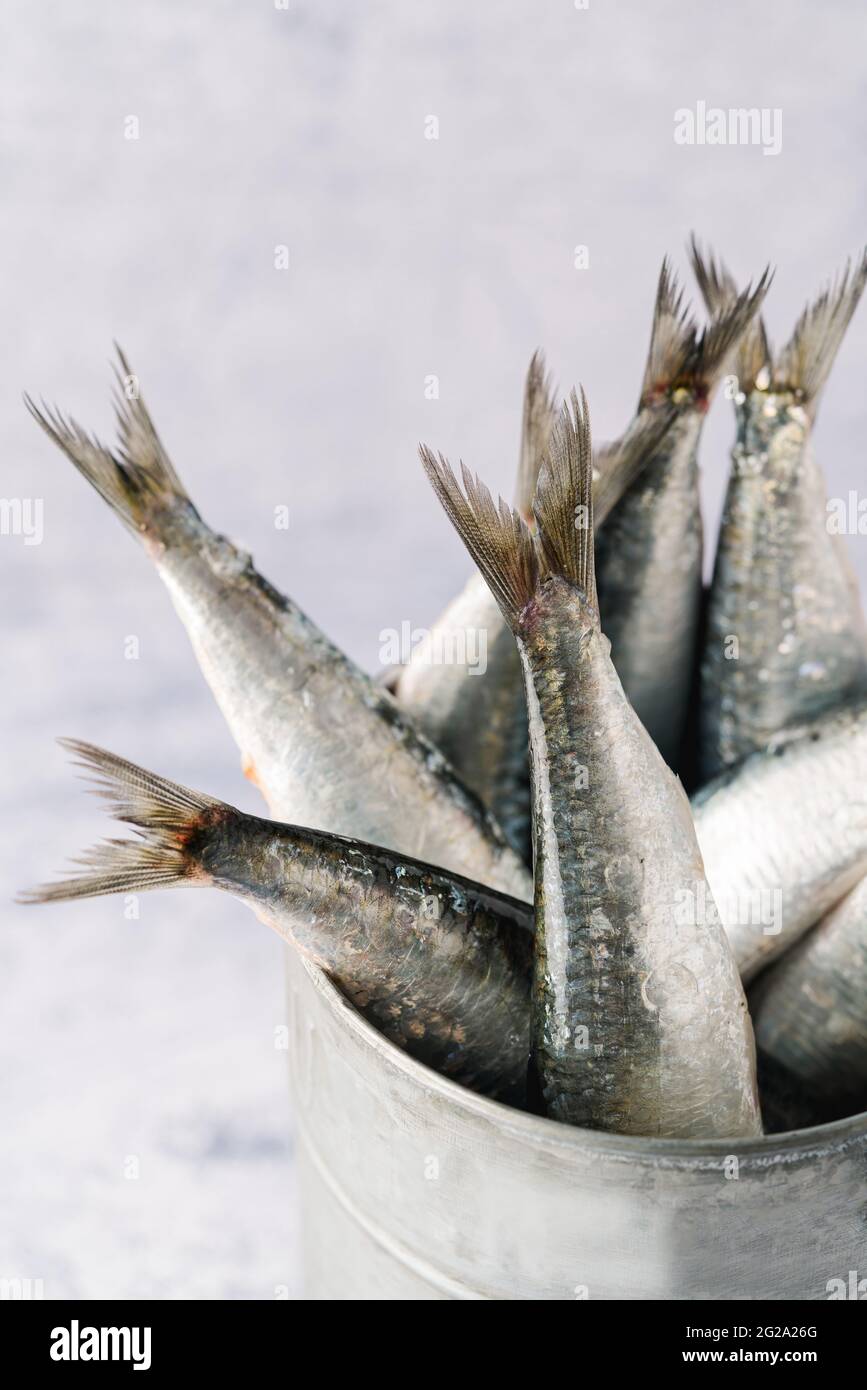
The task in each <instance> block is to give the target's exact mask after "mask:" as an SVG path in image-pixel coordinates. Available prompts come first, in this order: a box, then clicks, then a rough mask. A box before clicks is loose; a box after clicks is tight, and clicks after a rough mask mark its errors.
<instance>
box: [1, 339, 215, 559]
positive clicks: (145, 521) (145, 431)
mask: <svg viewBox="0 0 867 1390" xmlns="http://www.w3.org/2000/svg"><path fill="white" fill-rule="evenodd" d="M115 346H116V347H117V345H116V344H115ZM117 354H118V361H119V366H115V367H114V374H115V378H116V382H117V388H116V390H115V392H114V395H113V400H114V407H115V415H116V418H117V423H118V432H119V436H120V438H119V444H118V446H117V449H116V450H115V451H112V450H111V449H108V448H106V446H105V445H104V444H101V443H100V441H99V440H98V439H96V438H95V437H94V436H93V435H89V434H88V433H87V431H86V430H84V429H82V427H81V426H80V425H79V424H77V423H76V421H75V420H72V419H67V418H66V417H65V416H63V415H62V414H61V413H60V411H58V410H55V409H52V407H50V406H47V405H46V404H45V402H44V401H43V402H42V405H41V408H40V407H39V406H37V405H36V404H35V402H34V401H33V400H32V399H31V398H30V396H28V395H25V397H24V403H25V405H26V406H27V409H28V410H29V411H30V414H31V415H32V416H33V418H34V420H35V421H36V422H37V424H38V425H40V426H41V428H42V429H43V430H44V431H45V433H46V434H47V435H48V437H49V439H52V440H53V441H54V443H55V444H56V445H57V446H58V448H59V449H62V450H63V452H64V453H65V454H66V456H67V458H68V459H70V460H71V461H72V463H74V464H75V467H76V468H77V469H78V471H79V473H81V474H82V475H83V476H84V477H85V478H86V479H87V481H88V482H89V483H90V484H91V486H92V487H94V488H95V489H96V491H97V492H98V493H99V495H100V497H102V499H103V501H105V502H107V503H108V505H109V506H110V507H111V508H112V510H113V511H115V512H117V514H118V516H119V517H120V519H121V521H123V522H124V524H125V525H126V526H128V527H129V529H130V530H131V531H133V532H134V533H135V534H137V535H140V534H141V533H142V532H147V531H148V529H149V521H150V519H151V518H152V517H153V515H154V514H155V513H157V512H165V511H166V510H171V509H173V508H174V507H176V506H177V505H178V504H183V505H185V506H186V507H189V508H190V509H191V510H192V511H195V509H194V508H193V505H192V503H191V502H190V499H189V497H188V496H187V494H186V491H185V490H184V487H183V484H182V483H181V481H180V479H179V477H178V475H177V473H176V472H175V470H174V468H173V466H172V463H171V460H170V459H169V456H168V454H167V453H166V451H165V449H164V448H163V445H162V443H161V442H160V438H159V435H158V434H157V432H156V430H155V429H154V426H153V422H152V420H151V418H150V415H149V414H148V412H147V409H146V407H145V404H144V401H143V400H142V399H141V396H140V395H139V394H138V379H137V378H136V377H135V375H134V373H133V372H132V371H131V370H130V366H129V363H128V361H127V359H126V357H125V356H124V354H123V352H122V351H121V349H120V348H119V347H117ZM133 384H134V394H133V395H130V394H129V391H130V387H131V385H133Z"/></svg>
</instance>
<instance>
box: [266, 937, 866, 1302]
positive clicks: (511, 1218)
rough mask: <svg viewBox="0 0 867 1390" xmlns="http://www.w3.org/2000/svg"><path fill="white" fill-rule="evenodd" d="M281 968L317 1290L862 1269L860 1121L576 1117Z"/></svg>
mask: <svg viewBox="0 0 867 1390" xmlns="http://www.w3.org/2000/svg"><path fill="white" fill-rule="evenodd" d="M288 969H289V992H290V1005H291V1016H292V1020H293V1028H292V1033H293V1037H292V1040H291V1043H290V1049H289V1052H290V1057H291V1059H292V1060H291V1070H292V1085H293V1092H294V1100H295V1109H296V1116H297V1121H298V1129H299V1141H300V1142H299V1149H300V1153H299V1162H300V1166H301V1191H302V1203H303V1226H304V1256H305V1263H306V1292H307V1296H308V1297H310V1298H316V1299H400V1300H403V1299H451V1298H460V1299H465V1298H475V1299H478V1298H482V1299H501V1298H505V1299H576V1298H579V1299H583V1298H590V1299H606V1298H614V1299H708V1298H711V1299H743V1298H747V1299H784V1298H785V1299H788V1298H804V1299H825V1298H828V1297H829V1281H831V1280H843V1281H844V1282H846V1283H847V1284H848V1283H850V1282H851V1281H850V1271H856V1272H857V1273H858V1277H860V1278H865V1277H867V1115H859V1116H857V1117H855V1118H853V1119H850V1120H846V1121H841V1122H839V1123H836V1124H832V1125H824V1126H822V1127H821V1128H817V1129H812V1130H801V1131H799V1132H797V1133H793V1134H788V1135H774V1136H770V1137H768V1138H765V1139H758V1140H751V1141H748V1142H737V1143H734V1144H727V1143H725V1142H720V1141H716V1142H708V1141H698V1140H694V1141H677V1142H675V1141H669V1140H649V1139H631V1138H621V1137H620V1136H618V1135H611V1134H600V1133H596V1132H591V1131H587V1130H578V1129H572V1128H570V1127H568V1126H565V1125H558V1124H555V1123H554V1122H552V1121H550V1120H541V1119H537V1118H535V1117H534V1116H530V1115H524V1114H521V1113H519V1112H517V1111H514V1110H510V1109H509V1108H507V1107H506V1106H503V1105H499V1104H497V1103H496V1102H493V1101H488V1100H485V1099H483V1098H482V1097H480V1096H476V1095H473V1094H472V1093H471V1092H469V1091H465V1090H463V1089H462V1088H461V1087H459V1086H456V1085H454V1083H452V1082H450V1081H447V1080H445V1079H444V1078H443V1077H441V1076H438V1075H436V1074H435V1073H433V1072H430V1071H428V1070H427V1069H426V1068H424V1067H422V1066H419V1065H418V1064H417V1063H415V1062H413V1061H412V1060H411V1059H410V1058H408V1057H406V1056H405V1055H404V1054H403V1053H402V1052H400V1050H399V1049H397V1048H395V1047H393V1046H392V1045H391V1044H390V1043H388V1042H386V1041H385V1039H384V1038H383V1037H381V1036H380V1034H378V1033H377V1032H375V1031H374V1029H372V1028H371V1027H370V1026H369V1025H368V1024H367V1023H365V1021H364V1020H363V1019H362V1018H360V1017H359V1015H358V1014H357V1013H356V1012H355V1011H354V1010H353V1009H352V1008H351V1007H350V1006H349V1005H348V1004H347V1003H346V1002H345V1001H344V999H343V998H342V997H341V995H340V994H339V993H338V992H337V990H335V989H334V987H333V986H332V985H331V984H330V983H329V981H328V980H327V979H326V978H325V977H324V976H323V975H322V974H321V972H320V971H318V970H316V969H314V968H312V967H310V966H307V965H305V964H304V963H303V962H302V961H301V960H299V959H298V958H297V957H296V956H295V955H294V954H291V953H290V959H289V963H288ZM834 1287H836V1286H835V1285H830V1288H834Z"/></svg>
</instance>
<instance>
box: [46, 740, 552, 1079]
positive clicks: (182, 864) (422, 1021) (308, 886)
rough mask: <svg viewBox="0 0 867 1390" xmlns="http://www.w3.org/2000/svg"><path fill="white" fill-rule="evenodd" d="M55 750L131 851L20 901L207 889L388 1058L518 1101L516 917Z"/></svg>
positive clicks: (317, 835) (408, 873)
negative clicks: (353, 1011)
mask: <svg viewBox="0 0 867 1390" xmlns="http://www.w3.org/2000/svg"><path fill="white" fill-rule="evenodd" d="M62 742H64V744H65V745H66V746H67V747H69V748H70V749H71V750H72V752H73V753H74V754H75V755H76V759H77V763H78V765H79V766H82V767H84V768H86V769H87V771H88V773H89V774H90V775H91V776H92V778H93V780H95V782H96V786H97V789H98V790H99V792H100V794H101V795H102V796H103V797H105V798H106V799H107V800H109V801H110V802H111V805H112V810H113V813H114V815H115V816H116V818H117V819H119V820H123V821H127V822H129V823H130V824H132V825H133V826H135V827H136V830H137V834H138V837H139V838H138V839H136V840H113V841H109V842H108V843H104V844H101V845H99V846H97V847H96V848H95V849H93V850H91V851H89V852H88V853H87V854H86V855H85V856H83V857H82V858H81V859H79V860H78V863H79V864H81V865H83V866H84V871H83V872H81V873H79V874H78V875H77V876H75V877H73V878H70V879H65V880H61V881H60V882H56V883H53V884H48V885H46V886H45V887H43V888H39V889H36V890H34V891H32V892H30V893H26V894H23V895H22V897H21V900H23V901H25V902H59V901H64V900H67V899H74V898H89V897H98V896H100V895H103V894H106V893H129V892H141V891H145V890H147V889H151V888H166V887H172V886H175V885H177V886H183V885H192V886H198V887H214V888H220V889H223V890H224V891H226V892H228V893H231V894H232V895H233V896H235V897H237V898H240V900H241V901H242V902H244V903H246V904H247V905H248V906H249V907H251V908H252V909H253V911H254V912H255V913H256V916H257V917H258V918H259V919H260V920H261V921H263V922H264V923H266V925H268V926H269V927H271V928H273V930H274V931H276V932H277V933H278V935H279V936H281V937H282V938H283V939H284V940H285V941H287V942H288V943H289V944H290V945H292V946H293V947H295V949H297V950H298V951H300V952H301V954H302V955H304V956H306V957H307V958H308V959H309V960H312V961H314V962H315V963H316V964H317V965H318V966H320V967H321V969H323V970H324V971H326V972H327V974H328V975H329V976H330V977H331V978H332V979H333V980H334V982H335V984H337V986H338V987H339V988H340V990H341V991H342V993H343V994H344V995H345V996H346V998H347V999H349V1000H350V1001H351V1002H352V1003H353V1004H354V1005H355V1007H356V1008H357V1009H358V1010H359V1011H360V1012H361V1013H362V1014H363V1015H364V1016H365V1018H367V1019H368V1021H369V1022H370V1023H372V1024H373V1025H374V1026H375V1027H376V1028H377V1029H378V1030H379V1031H380V1032H381V1033H383V1034H384V1035H385V1036H386V1037H387V1038H389V1039H390V1040H391V1041H392V1042H393V1043H396V1044H397V1046H398V1047H401V1048H403V1049H404V1050H405V1051H407V1052H409V1053H410V1054H411V1055H412V1056H413V1057H415V1058H416V1059H417V1060H418V1061H421V1062H424V1063H426V1064H427V1065H428V1066H431V1067H434V1068H435V1069H436V1070H437V1071H439V1072H441V1073H442V1074H443V1075H444V1076H447V1077H450V1078H451V1079H452V1080H454V1081H457V1082H459V1083H460V1084H461V1085H464V1086H469V1087H471V1088H473V1089H474V1090H478V1091H481V1092H483V1093H484V1094H486V1095H490V1096H494V1097H496V1098H498V1099H501V1100H506V1101H509V1102H511V1103H513V1104H521V1103H522V1102H523V1100H524V1096H525V1092H526V1075H527V1053H528V1043H529V1018H530V1008H529V995H530V961H531V955H532V918H531V914H530V909H529V907H528V905H527V904H526V903H521V902H519V901H517V900H516V899H514V898H510V897H507V896H506V895H504V894H497V893H494V892H491V891H489V890H487V889H485V888H483V887H481V886H480V885H479V884H476V883H472V882H470V881H469V880H467V879H464V878H460V877H456V876H449V875H446V874H444V873H443V872H442V871H441V870H439V869H436V868H432V867H431V866H430V865H426V864H420V863H418V862H417V861H415V860H412V859H407V858H405V857H404V856H402V855H398V854H393V853H390V852H389V851H387V850H382V849H377V848H374V847H373V846H371V845H365V844H362V843H360V842H359V841H356V840H349V839H346V838H343V837H341V836H335V835H327V834H324V833H322V832H320V831H316V830H308V829H302V828H300V827H298V826H291V825H281V824H278V823H277V822H274V821H268V820H261V819H259V818H258V817H256V816H248V815H244V814H243V813H242V812H240V811H237V810H235V808H234V807H231V806H227V805H225V804H224V803H223V802H220V801H215V800H214V799H213V798H211V797H208V796H203V795H202V794H201V793H199V792H193V791H190V790H189V788H186V787H181V786H178V785H177V784H176V783H173V782H168V781H166V779H165V778H162V777H158V776H157V775H156V774H154V773H151V772H147V771H145V769H143V768H140V767H136V765H135V764H134V763H128V762H126V761H125V760H124V759H122V758H118V757H116V756H115V755H114V754H111V753H107V752H105V751H104V750H103V749H99V748H95V747H93V745H91V744H86V743H79V742H76V741H72V740H62Z"/></svg>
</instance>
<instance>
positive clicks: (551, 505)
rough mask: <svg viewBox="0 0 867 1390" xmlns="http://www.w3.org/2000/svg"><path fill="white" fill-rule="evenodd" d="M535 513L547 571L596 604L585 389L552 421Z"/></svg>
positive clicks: (589, 439) (594, 606)
mask: <svg viewBox="0 0 867 1390" xmlns="http://www.w3.org/2000/svg"><path fill="white" fill-rule="evenodd" d="M533 512H534V514H535V517H536V525H537V527H538V544H539V549H540V550H541V553H542V555H543V556H544V559H545V564H546V566H547V568H548V571H549V573H551V574H559V575H563V576H564V577H565V578H566V579H569V580H570V581H571V582H572V583H573V584H574V585H576V587H577V588H579V589H580V590H581V591H582V593H583V594H584V596H585V598H586V599H587V601H588V602H589V603H590V605H591V606H592V607H593V608H594V609H595V608H596V574H595V568H594V563H593V444H592V440H591V437H590V416H589V414H588V411H587V397H586V396H585V395H584V391H583V389H582V391H581V394H580V396H579V395H578V394H577V392H576V391H573V392H572V396H571V400H570V401H567V402H566V404H565V405H564V406H563V409H562V410H561V412H560V416H559V418H558V420H557V423H556V425H555V426H554V429H553V431H552V434H551V442H550V444H549V446H548V452H547V454H546V456H545V462H544V463H543V465H542V470H541V472H540V474H539V482H538V484H537V485H536V497H535V500H534V503H533Z"/></svg>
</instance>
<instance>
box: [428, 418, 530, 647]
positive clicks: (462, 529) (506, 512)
mask: <svg viewBox="0 0 867 1390" xmlns="http://www.w3.org/2000/svg"><path fill="white" fill-rule="evenodd" d="M419 454H420V456H421V461H422V466H423V468H424V470H425V472H426V473H427V476H428V478H429V480H430V483H431V486H432V487H433V490H434V492H435V493H436V495H437V497H438V498H439V500H440V502H441V503H442V505H443V507H444V509H445V511H446V513H447V514H448V516H449V518H450V519H451V522H452V524H453V526H454V527H455V530H456V531H457V533H458V535H459V536H460V538H461V540H462V541H463V543H464V545H465V546H466V547H467V550H468V551H469V552H470V554H471V556H472V557H473V559H474V560H475V562H476V564H477V565H478V567H479V569H480V570H481V572H482V575H483V576H484V579H485V580H486V582H487V584H488V587H489V588H490V590H491V593H492V594H493V595H494V598H495V599H496V600H497V603H498V604H499V606H500V609H501V611H502V613H503V616H504V618H505V619H506V621H507V622H508V623H509V624H510V626H511V627H513V628H514V627H515V625H516V624H517V623H518V620H519V618H520V615H521V613H522V612H523V610H524V608H525V607H526V605H527V603H528V602H529V601H530V599H531V598H532V596H533V593H534V592H535V588H536V580H537V560H536V551H535V547H534V545H533V537H532V535H531V533H530V528H529V527H528V525H527V523H526V521H525V520H524V518H523V517H522V516H521V515H520V513H519V512H516V511H513V510H512V508H511V507H510V506H509V505H508V504H507V503H506V502H504V501H503V499H502V497H501V498H500V499H499V504H498V505H497V504H495V503H494V499H493V498H492V496H491V494H490V492H489V491H488V489H487V488H486V487H485V485H484V483H483V482H481V481H480V480H479V479H478V478H475V477H474V476H473V474H472V473H471V472H470V470H469V469H468V468H466V467H465V466H464V465H463V464H461V476H462V480H463V488H462V487H461V484H460V483H459V482H458V480H457V478H456V477H455V475H454V473H453V472H452V469H451V465H450V464H449V462H448V460H447V459H445V458H444V457H443V455H442V454H434V453H433V452H432V450H430V449H428V448H426V446H425V445H421V446H420V448H419Z"/></svg>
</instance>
